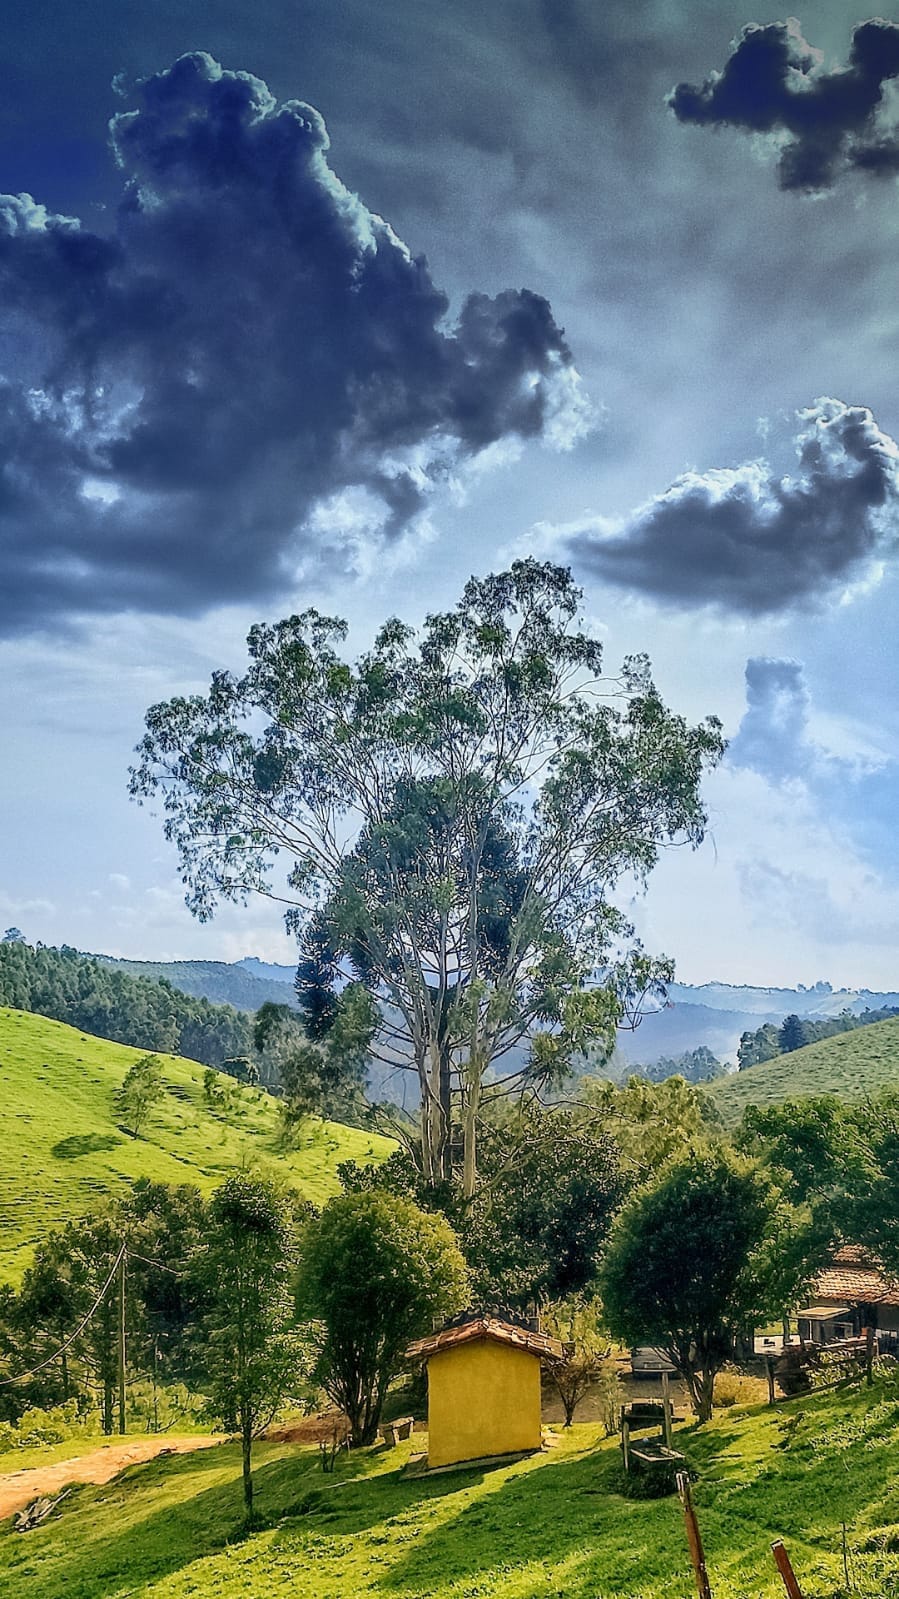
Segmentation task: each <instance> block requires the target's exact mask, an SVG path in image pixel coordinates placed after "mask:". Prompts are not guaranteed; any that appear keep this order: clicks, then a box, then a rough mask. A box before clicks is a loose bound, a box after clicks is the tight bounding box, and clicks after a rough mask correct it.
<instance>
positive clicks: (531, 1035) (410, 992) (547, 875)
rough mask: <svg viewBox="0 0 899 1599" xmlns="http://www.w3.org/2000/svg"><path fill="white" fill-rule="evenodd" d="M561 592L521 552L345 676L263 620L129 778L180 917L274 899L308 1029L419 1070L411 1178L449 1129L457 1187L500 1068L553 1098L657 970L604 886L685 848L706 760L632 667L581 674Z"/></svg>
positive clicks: (701, 742)
mask: <svg viewBox="0 0 899 1599" xmlns="http://www.w3.org/2000/svg"><path fill="white" fill-rule="evenodd" d="M580 600H581V594H580V590H579V589H577V587H576V586H575V585H574V583H573V581H572V578H571V575H570V573H569V572H568V571H567V570H566V569H564V568H561V567H557V566H553V565H550V564H541V563H539V562H537V561H533V560H527V561H518V562H516V563H514V565H513V566H512V567H511V569H510V570H509V571H507V572H501V573H497V574H493V575H491V576H489V577H486V578H483V579H477V578H472V579H470V580H469V582H468V583H467V584H466V586H465V589H464V591H463V594H462V597H461V599H460V601H459V603H458V604H457V605H456V606H455V608H454V609H452V610H450V611H446V612H442V613H438V614H435V615H431V616H429V617H428V618H427V619H426V621H425V623H424V625H423V627H422V629H421V630H420V632H419V633H418V634H416V633H415V632H414V630H413V629H412V628H410V627H407V626H406V625H404V624H403V623H401V622H400V621H398V620H396V619H392V620H389V621H388V622H386V623H385V624H384V626H383V627H382V628H381V629H380V631H379V632H378V634H377V636H376V638H375V641H374V643H373V645H372V647H371V649H370V650H368V651H367V652H366V653H365V654H363V655H362V656H361V657H360V658H359V659H358V660H357V661H356V662H355V664H350V663H349V662H347V661H346V660H344V659H343V657H342V656H341V654H340V653H339V646H340V645H341V644H342V642H343V640H344V638H345V635H346V627H345V624H344V623H342V622H340V621H338V620H335V619H333V618H328V617H324V616H321V615H319V614H318V613H317V612H315V611H307V612H305V613H304V614H303V615H301V616H293V617H290V618H288V619H287V620H285V621H282V622H279V623H276V624H274V625H271V626H269V625H264V624H259V625H258V626H256V627H254V628H253V629H252V631H251V633H250V635H249V641H248V642H249V654H250V660H249V665H248V667H247V670H246V672H245V673H244V674H243V676H241V677H234V676H232V675H230V674H229V673H227V672H217V673H216V674H215V675H214V677H213V680H212V683H211V686H210V690H209V693H208V694H207V695H205V696H201V695H197V696H194V697H192V698H176V699H173V700H170V701H168V702H167V703H164V704H161V705H156V706H154V707H152V708H151V709H150V710H149V711H148V713H147V719H146V722H147V731H146V734H145V736H144V738H143V739H142V741H141V743H140V745H139V746H138V752H137V753H138V758H137V763H136V765H135V767H134V768H133V770H132V775H131V792H132V795H133V796H135V797H136V798H138V799H149V798H156V799H159V800H161V803H162V806H163V809H164V811H165V813H166V822H165V830H166V834H167V836H168V838H169V839H170V840H171V841H172V842H173V843H174V844H175V845H176V846H177V848H178V851H179V854H180V859H181V868H182V875H183V877H184V880H185V882H186V884H187V889H188V893H187V902H188V904H189V906H190V908H191V909H192V910H193V911H194V913H195V914H196V915H198V916H199V917H200V918H203V919H205V918H207V917H209V916H211V915H212V914H213V911H214V908H215V905H216V903H217V902H218V901H219V900H220V899H222V898H225V899H232V900H238V901H243V900H245V899H246V898H247V896H248V895H249V894H250V893H253V892H260V893H263V894H269V895H272V896H273V897H274V898H276V899H278V900H280V901H286V902H287V904H288V911H287V920H288V925H289V926H290V927H291V928H293V929H294V930H295V931H296V932H297V934H298V935H299V936H300V940H301V949H302V960H301V967H300V973H299V993H300V999H301V1003H302V1004H303V1006H304V1009H305V1013H306V1015H307V1018H308V1021H309V1025H310V1029H311V1035H312V1036H313V1037H314V1038H317V1039H318V1040H320V1041H321V1040H323V1039H324V1038H325V1037H326V1036H327V1034H328V1033H329V1032H330V1030H331V1029H332V1028H333V1027H334V1026H336V1025H337V1022H338V1019H339V1018H340V1017H341V1015H342V1014H345V1012H346V1010H347V1007H351V1006H355V1011H354V1023H355V1032H356V1035H357V1036H359V1035H360V1034H361V1033H364V1032H365V1031H366V1029H367V1043H368V1046H369V1047H370V1049H371V1050H372V1052H373V1053H374V1054H376V1055H378V1056H379V1057H380V1058H381V1059H385V1060H387V1061H388V1062H390V1063H392V1064H395V1065H397V1066H398V1067H401V1068H405V1069H409V1070H412V1071H414V1072H415V1073H417V1077H418V1083H419V1090H420V1107H421V1109H420V1141H419V1147H420V1157H421V1160H422V1164H423V1168H424V1171H425V1175H426V1177H427V1179H428V1180H429V1181H433V1182H435V1183H436V1182H439V1181H440V1180H442V1179H444V1178H445V1177H446V1176H447V1175H448V1173H449V1170H450V1167H451V1164H452V1147H451V1146H452V1128H453V1117H454V1111H457V1112H458V1116H459V1121H460V1123H461V1129H462V1138H461V1142H462V1165H463V1173H464V1186H465V1189H466V1192H468V1193H471V1192H472V1191H473V1188H474V1186H475V1173H476V1161H477V1128H478V1124H479V1115H480V1109H481V1105H482V1101H483V1098H484V1096H485V1094H487V1095H490V1094H494V1093H496V1092H499V1091H501V1089H502V1082H501V1079H502V1076H503V1073H504V1071H506V1072H507V1073H508V1063H509V1062H510V1061H511V1062H514V1066H513V1071H512V1075H513V1077H514V1078H516V1079H517V1080H518V1081H519V1082H521V1081H524V1080H528V1081H530V1082H546V1081H551V1080H552V1079H553V1078H554V1077H555V1076H558V1074H559V1073H560V1072H563V1071H564V1070H565V1069H566V1067H567V1064H568V1061H569V1060H570V1058H571V1056H572V1055H573V1054H574V1053H576V1052H580V1051H583V1050H584V1048H585V1047H586V1046H587V1045H588V1044H590V1043H591V1042H595V1041H597V1040H601V1041H603V1042H604V1043H605V1046H606V1047H608V1048H610V1047H611V1043H612V1040H613V1037H614V1029H615V1026H616V1023H618V1022H619V1021H620V1020H621V1017H622V1015H623V1013H625V1012H626V1011H627V1010H628V1009H629V1008H630V1009H634V1008H636V1007H639V1005H640V1004H641V1002H642V999H643V998H644V996H645V994H646V993H647V992H648V991H658V990H659V989H660V988H661V986H662V985H663V983H664V981H665V980H666V978H667V977H669V976H670V973H671V966H670V962H668V961H665V960H659V961H653V960H651V959H649V958H648V957H647V956H645V955H643V953H642V951H640V950H639V949H638V948H637V947H635V946H633V945H632V944H631V943H630V941H631V937H632V935H631V930H630V928H629V927H628V926H627V924H626V922H625V921H624V919H623V918H622V916H621V915H620V914H619V913H618V912H617V911H616V910H615V908H614V907H613V904H612V902H611V893H612V890H613V889H614V887H615V885H616V883H617V882H618V881H619V879H620V878H621V877H622V876H623V875H624V874H626V873H627V874H632V875H635V876H636V877H637V878H643V877H645V875H646V874H647V873H648V872H649V871H650V870H651V868H652V866H653V865H654V864H655V861H656V859H657V855H658V851H659V849H660V847H661V846H662V845H664V844H666V843H669V842H687V843H691V844H696V843H697V842H698V841H699V840H700V839H701V837H702V833H703V827H704V824H705V813H704V811H703V807H702V802H701V798H700V793H699V785H700V779H701V775H702V772H703V769H704V768H705V767H706V766H707V765H708V764H709V763H711V762H713V761H715V760H716V759H717V758H718V756H719V755H720V753H721V750H722V739H721V733H720V725H719V723H718V722H717V721H716V720H715V719H713V718H710V719H708V720H707V721H706V722H705V723H703V724H702V725H700V726H695V727H691V726H689V725H688V724H687V722H686V721H685V720H684V719H683V718H682V717H680V716H678V715H676V714H674V713H673V712H671V711H669V710H668V709H667V708H666V707H665V706H664V704H663V702H662V700H661V697H660V696H659V694H658V691H657V690H656V688H655V687H654V685H653V683H652V680H651V678H650V674H649V667H648V663H647V662H646V660H645V659H644V658H643V657H634V658H631V659H629V660H627V661H626V662H625V663H624V665H623V667H622V668H621V670H620V672H619V674H618V675H617V676H616V677H614V678H608V677H604V676H603V673H602V651H601V646H600V644H599V642H598V641H597V640H596V639H594V638H592V637H590V635H589V634H588V633H587V632H586V631H584V629H583V627H582V626H581V623H580V618H579V609H580ZM282 864H283V866H284V867H285V868H286V869H285V870H281V871H279V870H278V868H279V866H280V865H282ZM595 974H599V981H598V982H597V983H596V984H595V986H592V987H591V986H589V980H590V979H591V978H593V977H594V976H595ZM363 1001H367V1003H363ZM516 1052H518V1054H517V1055H516ZM491 1068H492V1069H493V1073H494V1077H493V1080H492V1081H491V1080H490V1079H489V1077H488V1074H489V1073H490V1071H491Z"/></svg>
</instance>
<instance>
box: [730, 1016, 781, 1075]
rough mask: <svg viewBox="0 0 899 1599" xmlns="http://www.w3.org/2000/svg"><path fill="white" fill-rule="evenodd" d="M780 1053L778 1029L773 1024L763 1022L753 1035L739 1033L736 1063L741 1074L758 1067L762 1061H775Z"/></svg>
mask: <svg viewBox="0 0 899 1599" xmlns="http://www.w3.org/2000/svg"><path fill="white" fill-rule="evenodd" d="M780 1053H781V1048H780V1028H779V1027H775V1025H774V1023H773V1022H765V1023H764V1025H763V1026H762V1027H759V1028H758V1029H757V1030H756V1032H754V1033H750V1032H745V1033H741V1035H740V1047H739V1049H738V1050H737V1062H738V1065H739V1067H740V1071H741V1072H743V1071H746V1069H747V1068H748V1067H749V1066H760V1065H761V1064H762V1062H763V1061H766V1060H775V1059H776V1057H777V1056H778V1055H779V1054H780Z"/></svg>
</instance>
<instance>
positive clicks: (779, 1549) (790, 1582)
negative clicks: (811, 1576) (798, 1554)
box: [771, 1538, 802, 1599]
mask: <svg viewBox="0 0 899 1599" xmlns="http://www.w3.org/2000/svg"><path fill="white" fill-rule="evenodd" d="M771 1553H772V1555H773V1556H774V1564H775V1565H776V1567H777V1569H778V1571H779V1572H780V1574H781V1577H782V1578H783V1585H784V1587H785V1588H786V1590H787V1594H788V1596H789V1599H802V1589H801V1588H800V1586H799V1583H798V1582H797V1580H796V1573H795V1571H794V1570H793V1567H792V1566H791V1565H790V1557H789V1555H788V1554H787V1551H786V1549H785V1548H784V1546H783V1544H782V1543H781V1541H780V1539H779V1538H777V1539H775V1541H774V1543H773V1544H772V1545H771Z"/></svg>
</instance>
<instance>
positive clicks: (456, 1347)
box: [406, 1315, 563, 1471]
mask: <svg viewBox="0 0 899 1599" xmlns="http://www.w3.org/2000/svg"><path fill="white" fill-rule="evenodd" d="M562 1353H563V1351H562V1345H561V1343H560V1342H559V1340H558V1339H557V1338H550V1337H548V1336H547V1335H546V1334H545V1333H541V1332H537V1331H535V1330H533V1329H532V1328H531V1327H529V1326H525V1325H517V1324H516V1323H514V1322H511V1321H504V1320H501V1319H500V1318H499V1317H497V1316H487V1315H471V1316H467V1317H465V1318H464V1319H460V1320H459V1321H458V1322H457V1323H456V1324H455V1325H450V1326H449V1327H444V1328H443V1330H442V1331H441V1332H437V1333H433V1334H431V1336H430V1337H428V1338H419V1339H418V1340H417V1341H416V1342H415V1343H414V1344H411V1345H410V1347H409V1348H408V1349H407V1351H406V1356H407V1358H408V1359H409V1360H412V1361H424V1362H425V1363H426V1365H427V1371H428V1470H429V1471H433V1470H435V1469H439V1468H440V1467H444V1466H453V1465H457V1464H459V1463H460V1462H462V1461H475V1460H478V1461H485V1460H495V1459H497V1458H502V1457H503V1456H505V1455H523V1454H528V1453H530V1452H531V1451H532V1450H537V1449H539V1448H540V1442H541V1429H540V1368H541V1364H542V1362H543V1361H544V1360H561V1358H562Z"/></svg>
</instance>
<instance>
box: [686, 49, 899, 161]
mask: <svg viewBox="0 0 899 1599" xmlns="http://www.w3.org/2000/svg"><path fill="white" fill-rule="evenodd" d="M897 76H899V24H897V23H895V22H885V21H884V20H883V19H882V18H874V19H872V20H871V21H870V22H863V23H860V24H859V26H858V27H857V28H855V29H854V30H853V33H852V43H851V46H850V50H849V60H848V63H847V65H846V66H844V67H838V68H835V69H833V70H831V71H828V70H827V69H826V68H825V66H824V62H823V56H822V54H821V52H820V51H818V50H813V49H812V47H811V46H810V45H809V44H808V43H807V42H806V40H805V39H804V38H803V36H802V33H801V31H800V28H799V24H798V23H797V22H796V20H795V18H790V19H789V20H788V21H786V22H771V23H768V24H766V25H764V26H754V25H753V26H749V27H746V28H744V29H743V30H742V32H741V33H740V35H739V37H738V38H737V39H736V40H735V41H734V43H733V47H732V50H731V54H730V56H729V57H728V59H727V61H726V62H725V65H724V67H723V69H722V70H721V71H720V72H712V73H711V74H710V75H709V77H707V78H706V80H705V82H704V83H702V84H691V83H679V84H678V85H677V87H676V88H675V89H673V90H672V92H671V94H670V96H669V97H668V104H669V105H670V107H671V109H672V110H673V112H674V114H675V116H676V117H677V119H678V121H679V122H693V123H697V124H699V125H700V126H703V127H716V128H720V127H734V128H744V129H746V130H747V132H749V133H754V134H763V135H764V134H770V135H772V136H773V138H774V139H775V140H776V143H777V145H778V147H779V149H780V158H779V161H778V180H779V183H780V186H781V188H783V189H799V190H806V191H809V192H814V191H817V190H821V189H828V188H830V187H831V186H832V184H833V183H834V182H835V181H836V179H837V178H838V177H839V175H840V174H841V173H842V172H845V171H847V170H849V169H852V168H855V169H860V170H862V171H866V172H870V173H873V174H874V175H876V176H892V175H894V174H896V173H897V172H899V129H897V127H896V124H895V122H894V121H892V120H891V119H890V113H889V109H888V100H887V96H886V95H885V92H884V91H885V87H886V85H888V84H889V83H890V82H891V81H892V80H893V79H894V78H896V77H897Z"/></svg>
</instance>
